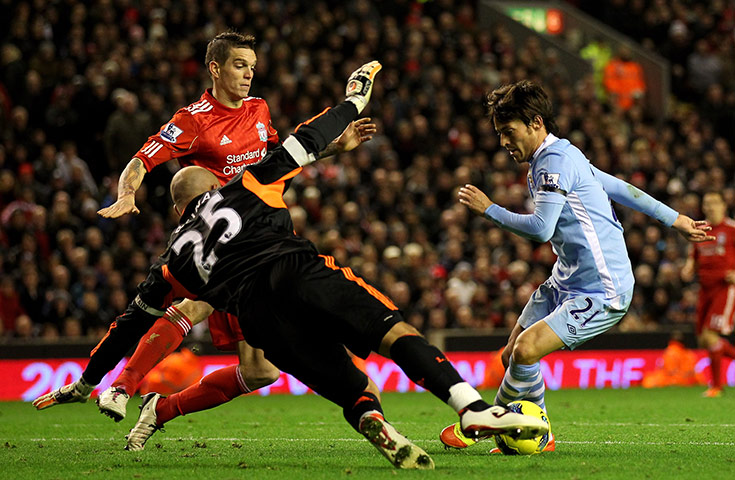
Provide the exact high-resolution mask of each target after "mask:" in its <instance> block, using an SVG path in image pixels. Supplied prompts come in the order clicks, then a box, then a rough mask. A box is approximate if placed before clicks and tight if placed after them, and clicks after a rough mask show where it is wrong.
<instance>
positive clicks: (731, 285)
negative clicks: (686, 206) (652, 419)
mask: <svg viewBox="0 0 735 480" xmlns="http://www.w3.org/2000/svg"><path fill="white" fill-rule="evenodd" d="M702 213H704V219H705V220H707V222H708V223H709V224H710V225H711V226H712V233H711V235H712V236H713V237H715V239H716V241H715V242H713V243H707V244H703V245H692V246H691V249H690V252H689V258H687V263H686V264H685V265H684V268H683V269H682V271H681V277H682V279H683V280H685V281H691V280H693V279H694V274H695V272H696V274H697V277H698V279H699V301H698V302H697V340H698V341H699V346H700V347H701V348H704V349H705V350H707V353H708V354H709V362H710V372H712V381H711V385H710V388H708V389H707V390H706V391H705V392H704V393H703V394H702V396H704V397H710V398H714V397H720V396H722V357H723V356H724V357H729V358H735V346H733V344H732V343H730V342H728V341H727V339H726V338H725V337H727V336H728V335H730V334H731V333H732V332H733V328H734V327H735V220H733V219H732V218H728V217H727V203H725V199H724V198H723V197H722V193H721V192H717V191H714V192H707V193H705V194H704V196H703V197H702Z"/></svg>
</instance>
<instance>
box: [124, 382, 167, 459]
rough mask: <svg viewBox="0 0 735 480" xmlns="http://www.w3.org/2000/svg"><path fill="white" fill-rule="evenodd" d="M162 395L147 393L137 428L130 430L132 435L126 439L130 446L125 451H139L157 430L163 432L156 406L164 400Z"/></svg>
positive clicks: (144, 396)
mask: <svg viewBox="0 0 735 480" xmlns="http://www.w3.org/2000/svg"><path fill="white" fill-rule="evenodd" d="M162 398H163V397H161V394H160V393H154V392H151V393H147V394H145V395H143V403H142V404H141V405H140V415H139V416H138V421H137V422H136V424H135V426H133V428H132V429H130V433H129V434H128V435H127V436H126V437H125V439H126V440H127V441H128V444H127V445H126V446H125V450H130V451H139V450H143V449H144V448H145V442H147V441H148V439H149V438H151V436H152V435H153V434H154V433H156V431H157V430H163V428H162V427H159V426H158V422H157V418H156V406H157V405H158V401H159V400H160V399H162Z"/></svg>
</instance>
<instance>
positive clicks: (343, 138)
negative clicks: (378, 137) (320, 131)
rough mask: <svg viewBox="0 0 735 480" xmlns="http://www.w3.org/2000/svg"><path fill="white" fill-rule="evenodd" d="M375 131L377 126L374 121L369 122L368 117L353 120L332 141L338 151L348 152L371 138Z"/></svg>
mask: <svg viewBox="0 0 735 480" xmlns="http://www.w3.org/2000/svg"><path fill="white" fill-rule="evenodd" d="M377 131H378V127H377V126H376V125H375V124H374V123H370V117H365V118H361V119H359V120H355V121H354V122H352V123H350V124H349V125H347V128H345V131H344V132H342V135H340V136H339V137H337V139H336V140H335V141H334V143H335V144H336V146H337V150H338V153H342V152H349V151H350V150H354V149H355V148H357V147H359V146H360V145H361V144H362V143H364V142H367V141H369V140H372V138H373V134H374V133H375V132H377Z"/></svg>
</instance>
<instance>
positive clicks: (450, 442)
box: [439, 422, 477, 448]
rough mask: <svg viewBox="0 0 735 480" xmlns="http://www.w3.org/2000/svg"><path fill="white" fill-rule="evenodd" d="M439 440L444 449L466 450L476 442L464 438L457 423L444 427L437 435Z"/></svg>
mask: <svg viewBox="0 0 735 480" xmlns="http://www.w3.org/2000/svg"><path fill="white" fill-rule="evenodd" d="M439 440H441V442H442V443H443V444H444V447H445V448H467V447H469V446H471V445H474V444H476V443H477V440H473V439H472V438H469V437H466V436H465V435H464V433H462V427H461V426H460V424H459V422H457V423H455V424H453V425H449V426H447V427H444V430H442V433H440V434H439Z"/></svg>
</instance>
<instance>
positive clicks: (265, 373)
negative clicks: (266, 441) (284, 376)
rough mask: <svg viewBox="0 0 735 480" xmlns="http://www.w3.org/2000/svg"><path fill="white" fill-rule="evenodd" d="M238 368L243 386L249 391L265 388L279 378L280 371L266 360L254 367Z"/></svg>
mask: <svg viewBox="0 0 735 480" xmlns="http://www.w3.org/2000/svg"><path fill="white" fill-rule="evenodd" d="M239 368H240V374H241V375H242V378H243V379H244V380H245V384H246V385H247V386H248V388H249V389H250V390H251V391H253V390H257V389H259V388H263V387H267V386H268V385H271V384H273V383H275V382H276V380H278V378H279V377H280V376H281V371H280V370H279V369H277V368H276V367H275V366H274V365H273V364H272V363H270V362H269V361H267V360H265V361H263V362H258V363H257V364H255V365H242V364H240V365H239Z"/></svg>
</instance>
